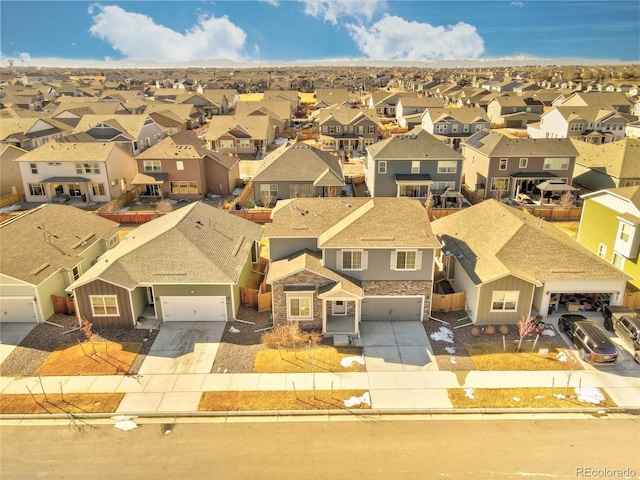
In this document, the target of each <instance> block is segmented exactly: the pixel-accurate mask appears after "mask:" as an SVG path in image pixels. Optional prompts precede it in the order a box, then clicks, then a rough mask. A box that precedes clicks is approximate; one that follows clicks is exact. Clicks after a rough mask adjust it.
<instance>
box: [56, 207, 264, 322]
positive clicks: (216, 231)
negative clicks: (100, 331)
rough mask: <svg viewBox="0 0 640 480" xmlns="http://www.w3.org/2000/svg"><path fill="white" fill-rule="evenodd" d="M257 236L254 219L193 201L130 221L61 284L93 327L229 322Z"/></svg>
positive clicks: (254, 253)
mask: <svg viewBox="0 0 640 480" xmlns="http://www.w3.org/2000/svg"><path fill="white" fill-rule="evenodd" d="M261 238H262V228H261V227H260V226H259V225H257V224H255V223H252V222H249V221H248V220H244V219H243V218H240V217H237V216H235V215H231V214H229V213H228V212H225V211H224V210H221V209H219V208H216V207H212V206H210V205H207V204H205V203H203V202H194V203H192V204H190V205H187V206H185V207H182V208H179V209H177V210H174V211H173V212H171V213H168V214H165V215H163V216H161V217H159V218H156V219H154V220H152V221H150V222H148V223H145V224H143V225H141V226H139V227H138V228H136V229H135V230H134V231H132V232H131V233H130V234H129V235H127V236H126V237H125V238H124V239H123V240H122V242H121V243H120V245H118V246H117V247H116V248H114V249H112V250H110V251H108V252H107V253H106V254H104V255H103V256H102V257H100V259H99V260H98V262H97V263H96V264H95V265H94V266H93V267H92V268H91V269H89V270H88V271H87V272H86V273H85V274H84V275H82V277H80V278H79V279H78V280H77V281H76V282H74V283H73V284H71V285H70V286H69V287H68V289H67V291H69V292H72V293H73V295H74V296H75V298H76V304H77V314H78V318H86V319H87V320H89V321H90V322H91V323H92V324H93V325H94V326H96V327H97V326H100V327H118V328H134V327H135V325H136V322H137V321H138V320H139V319H142V318H144V319H157V320H159V321H162V322H170V321H200V322H206V321H220V322H226V321H233V320H234V319H235V318H236V315H237V313H238V310H239V308H240V287H243V286H246V285H247V281H248V279H249V277H250V275H251V270H252V265H255V264H257V262H258V258H259V255H260V248H259V247H260V241H261Z"/></svg>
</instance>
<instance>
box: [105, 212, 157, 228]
mask: <svg viewBox="0 0 640 480" xmlns="http://www.w3.org/2000/svg"><path fill="white" fill-rule="evenodd" d="M98 215H100V216H101V217H102V218H106V219H108V220H111V221H113V222H116V223H120V224H125V223H130V224H135V225H139V224H141V223H147V222H150V221H151V220H153V219H154V218H156V217H157V216H158V215H157V214H156V213H155V212H113V213H109V212H99V213H98Z"/></svg>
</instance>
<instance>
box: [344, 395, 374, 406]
mask: <svg viewBox="0 0 640 480" xmlns="http://www.w3.org/2000/svg"><path fill="white" fill-rule="evenodd" d="M363 403H364V404H365V405H368V406H371V396H370V395H369V392H364V393H363V394H362V396H360V397H351V398H349V399H348V400H344V406H345V407H355V406H356V405H360V404H363Z"/></svg>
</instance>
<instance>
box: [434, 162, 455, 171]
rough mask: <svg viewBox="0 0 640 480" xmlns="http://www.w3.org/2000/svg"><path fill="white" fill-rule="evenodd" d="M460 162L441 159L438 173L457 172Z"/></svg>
mask: <svg viewBox="0 0 640 480" xmlns="http://www.w3.org/2000/svg"><path fill="white" fill-rule="evenodd" d="M457 170H458V162H457V161H456V160H440V161H439V162H438V173H456V171H457Z"/></svg>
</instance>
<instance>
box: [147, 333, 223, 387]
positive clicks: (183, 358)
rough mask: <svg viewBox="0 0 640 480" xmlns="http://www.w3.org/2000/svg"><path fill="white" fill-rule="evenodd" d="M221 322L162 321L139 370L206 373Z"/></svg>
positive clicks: (217, 342) (164, 372) (211, 364)
mask: <svg viewBox="0 0 640 480" xmlns="http://www.w3.org/2000/svg"><path fill="white" fill-rule="evenodd" d="M225 325H226V324H225V323H224V322H166V323H163V324H162V326H161V327H160V332H159V333H158V336H157V337H156V339H155V341H154V342H153V346H152V347H151V349H150V350H149V353H148V354H147V357H146V358H145V360H144V362H143V363H142V366H141V367H140V371H139V373H140V374H141V375H147V374H170V373H210V372H211V367H212V366H213V361H214V360H215V358H216V353H217V352H218V347H219V346H220V339H221V338H222V333H223V332H224V327H225Z"/></svg>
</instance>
